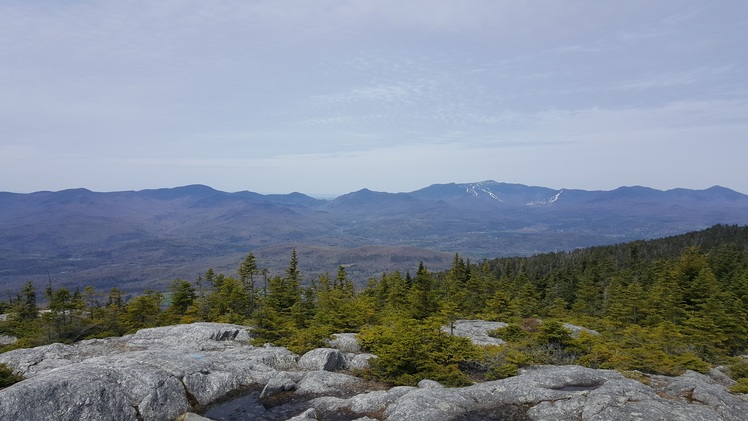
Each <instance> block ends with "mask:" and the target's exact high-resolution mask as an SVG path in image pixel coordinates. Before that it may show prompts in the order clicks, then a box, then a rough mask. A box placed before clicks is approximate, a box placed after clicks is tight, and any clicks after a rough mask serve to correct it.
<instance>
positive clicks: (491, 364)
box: [0, 225, 748, 389]
mask: <svg viewBox="0 0 748 421" xmlns="http://www.w3.org/2000/svg"><path fill="white" fill-rule="evenodd" d="M40 295H41V296H43V297H45V298H46V300H47V301H48V303H49V304H48V308H47V309H45V310H40V309H39V308H38V307H37V301H38V300H39V299H40ZM2 306H3V307H4V308H3V309H2V310H4V312H7V313H9V316H8V317H7V320H6V321H4V322H2V323H1V324H0V333H2V334H9V335H15V336H17V337H19V338H20V340H19V341H18V342H17V343H16V344H14V345H11V346H7V347H6V348H5V350H7V349H10V348H13V347H28V346H36V345H41V344H45V343H51V342H72V341H76V340H80V339H85V338H96V337H106V336H113V335H122V334H126V333H130V332H133V331H135V330H137V329H141V328H145V327H152V326H158V325H166V324H175V323H190V322H196V321H217V322H230V323H240V324H248V325H251V326H253V327H254V329H253V331H252V334H253V337H254V340H255V342H256V343H257V344H262V343H266V342H271V343H274V344H276V345H282V346H287V347H289V348H290V349H292V350H294V351H296V352H302V351H305V350H308V349H311V348H314V347H318V346H323V345H324V344H325V341H326V340H327V339H328V338H329V337H330V335H331V334H333V333H338V332H358V337H359V341H360V342H361V343H362V345H363V346H364V347H365V348H366V349H368V350H370V351H372V352H374V353H375V354H377V355H378V356H379V358H378V359H376V360H372V361H373V362H372V364H371V368H370V369H369V370H368V371H367V372H366V373H363V374H364V375H367V376H371V377H374V378H377V379H381V380H385V381H389V382H393V383H399V384H414V383H416V382H417V381H419V380H420V379H423V378H431V379H435V380H438V381H441V382H443V383H445V384H448V385H460V384H467V383H469V382H471V381H475V380H480V379H491V378H500V377H506V376H510V375H513V374H516V373H517V370H518V369H519V368H520V367H522V366H526V365H532V364H572V363H573V364H581V365H585V366H589V367H595V368H616V369H619V370H623V371H626V372H632V371H633V370H639V371H643V372H650V373H661V374H676V373H679V372H682V371H684V370H686V369H692V370H697V371H702V372H703V371H705V370H708V369H709V368H710V367H712V366H713V365H730V367H731V373H732V375H733V376H734V377H735V378H739V379H742V380H740V382H739V383H738V389H739V388H740V387H741V385H742V386H748V380H745V378H746V377H748V366H746V364H745V363H744V362H742V361H741V360H739V359H736V358H735V357H736V356H739V355H742V354H744V353H745V352H746V347H747V346H748V227H741V226H726V225H717V226H714V227H712V228H709V229H707V230H704V231H699V232H693V233H689V234H685V235H679V236H674V237H669V238H663V239H658V240H651V241H636V242H631V243H625V244H619V245H613V246H605V247H593V248H587V249H580V250H575V251H571V252H563V253H548V254H541V255H537V256H533V257H523V258H500V259H494V260H485V261H482V262H470V261H467V260H464V259H463V258H462V257H461V256H460V255H458V254H456V255H455V256H454V261H453V263H452V266H451V268H450V269H449V270H447V271H443V272H435V273H432V272H430V271H429V270H428V269H427V268H426V267H425V266H424V265H423V264H421V265H420V266H419V267H418V268H417V269H416V270H415V271H414V273H410V272H409V271H406V272H405V273H402V272H398V271H395V272H392V273H383V274H382V275H381V276H379V277H376V278H372V279H370V280H369V281H368V284H367V286H366V287H365V288H362V289H356V288H354V282H353V280H352V279H351V278H350V277H349V276H348V274H347V273H346V269H345V267H342V266H341V267H338V268H337V269H336V271H335V272H334V275H329V274H326V275H322V276H319V277H318V278H316V279H308V280H304V277H303V274H302V266H301V264H300V262H299V260H298V257H297V255H296V252H295V251H294V252H293V253H292V255H291V257H290V259H289V264H288V267H287V269H286V270H285V273H284V274H282V275H275V276H269V275H268V271H267V270H264V269H262V265H261V263H260V262H258V261H257V260H256V258H255V256H254V255H253V254H252V253H249V254H248V255H247V256H246V258H245V259H244V260H243V261H242V262H241V263H240V265H239V267H238V269H237V272H236V274H235V275H233V274H232V275H226V274H221V273H215V272H214V271H213V270H212V269H207V270H206V272H205V273H204V275H202V276H200V277H199V278H198V279H196V280H194V281H188V280H183V279H175V280H174V281H173V282H172V283H171V285H170V287H169V289H168V291H148V292H146V293H144V294H142V295H140V296H137V297H134V298H131V299H130V300H128V301H126V300H125V296H124V294H123V292H122V291H120V290H118V289H116V288H112V289H111V290H109V291H106V292H102V291H96V290H95V289H94V288H92V287H86V288H84V289H83V290H79V289H76V290H73V291H71V290H68V289H66V288H60V289H54V288H52V287H51V286H48V287H47V288H46V289H45V290H44V291H41V292H40V291H39V290H38V289H37V286H36V284H35V283H34V282H31V281H30V282H28V283H27V284H26V285H25V286H24V288H23V289H22V290H21V291H19V292H18V293H17V294H16V296H15V297H14V298H12V299H11V300H9V302H7V303H3V304H2ZM458 319H483V320H493V321H502V322H507V323H509V325H508V326H507V327H506V328H503V329H499V330H497V331H495V332H492V334H493V335H496V336H497V337H500V338H502V339H504V340H505V341H507V344H506V345H504V346H494V347H477V346H474V345H472V344H471V343H470V342H469V341H468V340H467V339H465V338H460V337H456V336H453V335H450V333H449V329H444V328H443V327H444V326H449V325H450V324H451V323H454V321H456V320H458ZM563 322H568V323H574V324H576V325H581V326H585V327H587V328H590V329H594V330H595V331H597V332H599V335H595V334H590V333H585V332H583V333H581V334H580V335H579V336H578V337H572V336H571V335H570V334H569V333H570V332H569V331H567V330H566V329H565V328H564V327H563V325H562V323H563Z"/></svg>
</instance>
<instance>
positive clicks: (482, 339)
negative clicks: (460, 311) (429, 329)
mask: <svg viewBox="0 0 748 421" xmlns="http://www.w3.org/2000/svg"><path fill="white" fill-rule="evenodd" d="M506 326H507V324H506V323H503V322H487V321H485V320H455V322H454V324H453V326H451V327H450V326H444V327H442V331H443V332H446V333H451V334H453V335H456V336H462V337H464V338H468V339H470V341H471V342H472V343H473V344H474V345H503V344H505V343H506V342H505V341H504V340H502V339H499V338H494V337H491V336H488V332H489V331H491V330H494V329H499V328H502V327H506Z"/></svg>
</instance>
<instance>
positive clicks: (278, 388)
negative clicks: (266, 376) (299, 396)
mask: <svg viewBox="0 0 748 421" xmlns="http://www.w3.org/2000/svg"><path fill="white" fill-rule="evenodd" d="M295 388H296V382H294V381H293V380H292V379H291V377H290V376H289V375H287V374H285V373H284V374H281V375H279V376H277V377H273V378H272V379H270V381H268V382H267V384H266V385H265V387H263V388H262V392H261V393H260V400H265V399H269V398H271V397H273V396H275V395H277V394H279V393H283V392H288V391H289V390H293V389H295Z"/></svg>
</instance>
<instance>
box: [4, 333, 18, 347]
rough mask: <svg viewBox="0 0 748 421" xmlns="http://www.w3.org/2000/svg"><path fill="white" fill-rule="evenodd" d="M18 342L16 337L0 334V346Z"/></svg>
mask: <svg viewBox="0 0 748 421" xmlns="http://www.w3.org/2000/svg"><path fill="white" fill-rule="evenodd" d="M16 342H18V338H16V337H15V336H12V335H0V346H4V345H13V344H14V343H16Z"/></svg>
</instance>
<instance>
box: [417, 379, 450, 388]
mask: <svg viewBox="0 0 748 421" xmlns="http://www.w3.org/2000/svg"><path fill="white" fill-rule="evenodd" d="M418 387H420V388H421V389H441V388H443V387H444V385H442V384H441V383H439V382H436V381H433V380H429V379H423V380H421V381H420V382H418Z"/></svg>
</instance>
